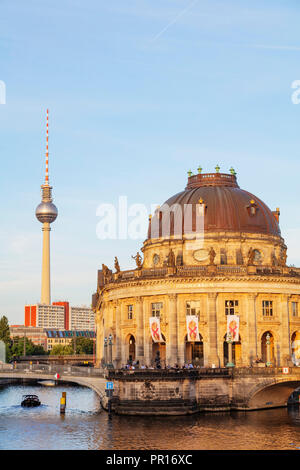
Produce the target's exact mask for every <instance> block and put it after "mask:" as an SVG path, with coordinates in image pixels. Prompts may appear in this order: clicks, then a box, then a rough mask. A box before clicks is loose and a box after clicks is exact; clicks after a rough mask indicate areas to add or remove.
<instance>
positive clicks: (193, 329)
mask: <svg viewBox="0 0 300 470" xmlns="http://www.w3.org/2000/svg"><path fill="white" fill-rule="evenodd" d="M186 329H187V340H188V341H200V335H199V327H198V317H197V315H187V316H186Z"/></svg>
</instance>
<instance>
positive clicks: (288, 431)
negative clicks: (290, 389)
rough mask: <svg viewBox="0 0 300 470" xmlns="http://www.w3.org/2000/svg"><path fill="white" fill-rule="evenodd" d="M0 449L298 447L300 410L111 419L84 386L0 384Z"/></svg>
mask: <svg viewBox="0 0 300 470" xmlns="http://www.w3.org/2000/svg"><path fill="white" fill-rule="evenodd" d="M62 392H66V393H67V407H66V413H65V415H60V397H61V395H62ZM24 394H37V395H38V396H39V398H40V401H41V403H42V405H41V406H39V407H37V408H23V407H21V405H20V403H21V399H22V395H24ZM0 449H1V450H14V449H20V450H72V449H79V450H97V449H99V450H101V449H102V450H125V449H128V450H133V449H134V450H145V449H151V450H293V449H294V450H299V449H300V409H299V407H293V408H288V409H286V408H279V409H274V410H266V411H252V412H248V413H244V412H230V413H229V412H227V413H213V414H212V413H209V414H197V415H192V416H180V417H179V416H178V417H132V416H131V417H129V416H117V415H112V418H111V419H109V417H108V414H107V413H106V412H105V411H103V410H102V409H101V407H100V404H99V398H98V396H97V395H96V393H95V392H94V391H92V390H90V389H88V388H85V387H80V386H70V385H68V386H62V385H59V386H56V387H45V386H40V385H25V386H24V385H6V386H2V387H0Z"/></svg>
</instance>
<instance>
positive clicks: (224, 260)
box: [220, 248, 227, 264]
mask: <svg viewBox="0 0 300 470" xmlns="http://www.w3.org/2000/svg"><path fill="white" fill-rule="evenodd" d="M220 264H227V254H226V250H224V248H221V251H220Z"/></svg>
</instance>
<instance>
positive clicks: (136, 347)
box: [93, 167, 300, 368]
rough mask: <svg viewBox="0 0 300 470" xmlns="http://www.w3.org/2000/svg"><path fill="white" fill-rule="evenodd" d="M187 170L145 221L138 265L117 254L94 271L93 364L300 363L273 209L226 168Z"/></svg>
mask: <svg viewBox="0 0 300 470" xmlns="http://www.w3.org/2000/svg"><path fill="white" fill-rule="evenodd" d="M188 175H189V176H188V181H187V186H186V188H185V190H184V191H181V192H179V193H177V194H175V195H174V196H172V197H171V198H169V199H168V200H167V201H166V202H165V203H164V204H163V205H162V206H160V207H158V208H157V209H156V211H155V213H154V214H153V215H152V216H150V217H149V228H148V236H147V239H146V241H144V244H143V247H142V248H141V252H142V256H141V255H140V254H139V253H137V254H136V256H135V257H134V259H135V261H136V268H135V269H131V270H127V271H122V270H121V269H120V267H119V263H118V260H117V258H115V262H114V270H111V269H109V268H108V267H107V266H105V265H102V269H101V270H99V271H98V279H97V292H96V293H95V294H94V295H93V310H94V311H95V314H96V315H95V317H96V328H97V345H96V351H97V352H96V361H97V362H96V363H97V365H98V366H103V365H104V364H108V363H111V364H113V366H114V367H115V368H120V367H123V366H124V365H125V364H126V363H128V362H130V363H131V361H135V362H137V361H138V365H139V366H140V367H141V366H144V365H146V366H148V367H149V366H151V365H152V366H154V367H155V365H156V366H157V365H160V366H161V367H165V366H174V365H175V364H178V366H179V367H181V366H182V365H183V364H186V363H189V364H190V363H192V364H194V366H195V365H198V366H200V367H201V366H204V367H224V366H226V365H228V361H229V360H230V363H231V364H232V363H233V364H234V365H235V366H237V367H242V366H251V365H252V364H255V363H256V362H258V361H259V362H263V363H266V364H267V365H270V366H276V367H281V366H292V365H293V364H296V363H297V362H298V361H299V363H300V348H298V344H300V343H299V341H300V310H299V305H298V304H299V302H300V268H295V267H289V266H287V263H286V260H287V247H286V245H285V242H284V239H283V238H282V235H281V231H280V228H279V216H280V213H279V209H276V210H275V211H272V210H270V209H269V207H268V206H267V205H266V204H265V203H264V202H263V201H261V200H260V199H259V198H258V197H256V196H255V195H253V194H251V193H249V192H248V191H245V190H243V189H241V188H240V187H239V185H238V182H237V178H236V173H235V171H234V170H233V169H232V168H231V170H230V173H228V174H225V173H220V168H219V167H216V172H215V173H202V172H201V168H199V169H198V173H197V174H192V173H191V172H189V173H188ZM229 352H230V354H229ZM229 356H230V357H229Z"/></svg>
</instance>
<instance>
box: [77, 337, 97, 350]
mask: <svg viewBox="0 0 300 470" xmlns="http://www.w3.org/2000/svg"><path fill="white" fill-rule="evenodd" d="M75 342H76V354H93V351H94V341H93V340H92V339H90V338H83V337H80V338H76V340H75V339H74V338H73V339H72V348H73V349H75Z"/></svg>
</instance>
